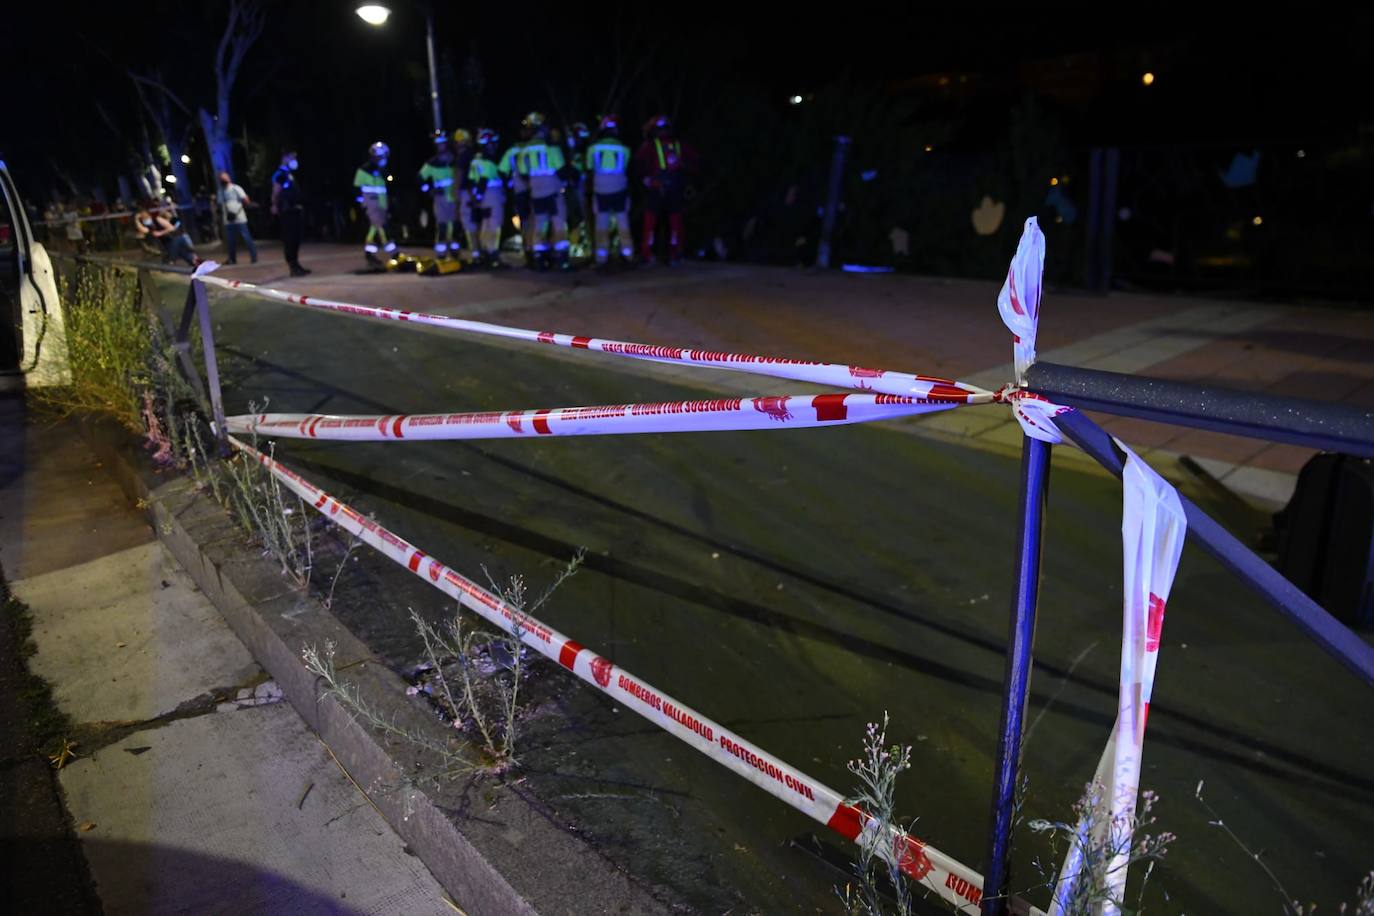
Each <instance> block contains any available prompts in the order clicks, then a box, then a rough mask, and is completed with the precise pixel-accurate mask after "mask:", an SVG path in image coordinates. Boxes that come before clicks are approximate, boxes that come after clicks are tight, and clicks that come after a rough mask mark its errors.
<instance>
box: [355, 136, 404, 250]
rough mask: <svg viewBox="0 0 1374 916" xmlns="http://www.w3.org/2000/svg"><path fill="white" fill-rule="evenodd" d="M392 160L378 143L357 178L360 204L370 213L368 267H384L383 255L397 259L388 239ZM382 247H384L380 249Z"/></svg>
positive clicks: (385, 147)
mask: <svg viewBox="0 0 1374 916" xmlns="http://www.w3.org/2000/svg"><path fill="white" fill-rule="evenodd" d="M390 158H391V148H390V147H388V146H387V145H386V144H385V143H383V142H382V141H380V140H378V141H377V142H376V143H374V144H372V145H371V146H369V147H368V148H367V161H366V162H364V163H363V164H362V165H360V166H358V171H357V172H355V173H354V175H353V187H355V188H357V190H358V198H357V199H358V201H359V202H360V203H361V204H362V205H363V210H364V211H365V212H366V213H367V222H368V226H367V238H366V240H365V241H364V243H363V256H364V257H366V258H367V263H368V264H370V265H372V266H374V267H380V266H382V258H381V257H379V256H378V253H379V252H381V253H382V254H385V256H386V257H387V258H394V257H395V256H396V243H395V242H394V241H392V240H391V239H389V238H387V235H386V220H387V193H386V183H387V180H388V178H389V177H390V176H389V175H387V172H386V166H387V162H388V160H389V159H390ZM379 246H380V247H379Z"/></svg>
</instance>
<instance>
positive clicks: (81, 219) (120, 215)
mask: <svg viewBox="0 0 1374 916" xmlns="http://www.w3.org/2000/svg"><path fill="white" fill-rule="evenodd" d="M180 209H181V207H179V206H177V205H176V204H170V205H168V206H166V207H149V208H148V212H149V213H168V212H173V213H174V212H176V211H177V210H180ZM136 213H138V211H137V210H120V211H118V212H115V213H99V214H96V215H95V216H78V217H76V219H67V218H66V217H65V216H60V217H58V218H57V219H40V220H35V221H34V225H35V226H66V225H69V224H71V223H99V222H103V221H105V220H111V219H128V218H129V217H130V216H133V215H135V214H136Z"/></svg>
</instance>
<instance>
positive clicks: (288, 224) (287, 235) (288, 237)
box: [281, 207, 305, 267]
mask: <svg viewBox="0 0 1374 916" xmlns="http://www.w3.org/2000/svg"><path fill="white" fill-rule="evenodd" d="M304 227H305V213H304V211H302V210H301V208H300V207H287V208H286V209H285V210H283V211H281V248H282V254H284V255H285V256H286V263H287V265H288V266H290V267H300V266H301V264H300V260H299V258H300V255H301V232H302V230H303V229H304Z"/></svg>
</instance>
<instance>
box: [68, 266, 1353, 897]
mask: <svg viewBox="0 0 1374 916" xmlns="http://www.w3.org/2000/svg"><path fill="white" fill-rule="evenodd" d="M56 257H58V258H61V259H63V260H71V261H74V262H77V263H83V262H84V263H93V264H98V265H104V266H110V267H117V268H122V269H130V270H137V271H138V272H139V277H140V286H142V285H143V282H144V278H145V276H146V272H149V271H158V272H163V273H175V274H180V275H183V276H185V275H186V274H188V273H189V271H187V270H185V269H184V268H174V267H167V266H164V265H153V264H147V263H135V262H130V261H125V260H120V259H115V258H102V257H98V256H90V255H77V256H73V255H57V256H56ZM189 286H190V288H189V289H188V290H187V297H186V304H185V306H184V308H183V310H182V315H181V320H180V323H179V325H178V327H177V328H175V329H170V328H169V330H171V331H172V334H173V339H174V345H175V347H176V349H177V353H178V360H179V362H180V364H181V367H182V369H183V371H184V372H186V374H187V376H188V379H189V380H191V382H192V384H193V385H195V386H196V390H197V394H198V395H199V397H200V399H201V402H202V404H203V405H204V406H205V408H206V409H207V410H208V411H209V412H210V413H211V414H212V416H213V417H214V419H215V426H216V433H217V434H218V435H219V437H220V439H221V448H226V449H227V444H226V442H225V440H224V429H225V426H224V412H223V406H222V403H221V398H220V390H219V378H218V372H217V367H216V362H215V354H214V338H213V325H212V323H211V321H210V314H209V306H208V302H207V299H206V296H205V288H204V284H202V283H198V282H193V283H191V284H189ZM196 316H198V317H199V321H200V327H201V332H202V342H203V345H204V349H205V353H204V357H205V365H206V371H207V376H208V379H207V380H208V382H209V385H208V391H207V390H206V386H204V385H202V383H201V379H200V376H199V373H198V372H197V370H196V366H195V364H194V361H193V360H192V358H191V354H190V349H189V348H190V343H189V331H190V323H191V321H192V318H193V317H196ZM1027 388H1028V390H1030V391H1031V392H1032V393H1035V394H1039V395H1042V396H1044V397H1046V398H1048V399H1050V400H1051V401H1053V402H1055V403H1058V404H1062V405H1065V406H1069V407H1073V408H1075V409H1073V410H1070V411H1068V412H1067V413H1064V414H1061V415H1060V416H1058V417H1057V418H1056V419H1055V423H1056V424H1057V425H1058V426H1059V428H1060V429H1061V430H1062V431H1063V432H1064V433H1065V434H1066V435H1067V436H1068V437H1069V438H1070V439H1072V440H1073V442H1074V443H1075V444H1076V445H1078V446H1079V447H1080V448H1081V449H1082V450H1083V451H1084V452H1086V453H1087V454H1088V455H1090V456H1091V457H1092V458H1094V459H1095V460H1096V461H1097V462H1098V463H1099V464H1101V465H1102V466H1103V467H1104V468H1106V469H1107V470H1108V471H1110V472H1112V473H1113V474H1114V475H1116V476H1117V477H1120V476H1121V473H1122V469H1123V467H1124V462H1125V455H1124V453H1123V452H1122V451H1121V450H1120V448H1119V446H1118V445H1117V444H1116V442H1115V440H1114V439H1112V437H1111V436H1110V435H1108V434H1107V433H1106V432H1105V431H1104V430H1103V429H1102V428H1101V427H1100V426H1098V425H1097V424H1096V423H1095V422H1093V420H1092V419H1091V418H1089V417H1088V416H1087V415H1086V414H1084V413H1083V410H1084V409H1090V410H1097V411H1102V412H1106V413H1112V414H1117V415H1121V416H1129V417H1138V418H1143V419H1147V420H1153V421H1157V422H1162V423H1172V424H1176V425H1182V426H1191V427H1195V428H1199V429H1206V430H1211V431H1216V432H1223V433H1230V434H1235V435H1243V436H1249V437H1253V438H1261V439H1267V440H1269V441H1274V442H1286V443H1292V444H1297V445H1303V446H1307V447H1309V448H1316V449H1324V450H1334V451H1341V452H1344V453H1347V454H1353V455H1364V456H1374V411H1370V410H1366V409H1363V408H1351V407H1345V406H1342V405H1336V404H1330V403H1324V402H1320V401H1311V400H1303V399H1298V398H1287V397H1276V396H1273V395H1267V394H1263V393H1255V392H1242V391H1236V390H1234V389H1228V388H1221V387H1217V386H1203V385H1194V384H1190V383H1185V382H1173V381H1166V380H1163V379H1152V378H1147V377H1141V376H1130V375H1122V374H1119V373H1114V372H1101V371H1097V370H1090V369H1078V368H1073V367H1069V366H1061V365H1056V364H1054V363H1036V364H1034V365H1033V366H1031V367H1030V369H1029V371H1028V372H1027ZM1052 450H1053V448H1052V446H1050V445H1048V444H1046V443H1044V442H1041V441H1039V440H1036V439H1031V438H1029V437H1027V438H1025V439H1024V442H1023V450H1022V461H1021V487H1020V511H1019V514H1020V537H1019V541H1018V549H1017V551H1016V554H1015V561H1014V571H1015V575H1016V588H1015V591H1014V594H1013V599H1012V606H1011V615H1010V626H1009V634H1008V641H1007V659H1006V669H1005V678H1004V682H1003V690H1002V707H1001V723H1000V728H999V737H998V745H997V753H996V757H995V759H994V764H995V773H994V779H993V798H992V805H991V814H990V823H989V831H988V854H987V860H986V861H987V866H986V869H985V874H984V882H983V888H982V898H981V902H980V904H979V905H980V912H981V914H982V916H1006V914H1008V913H1012V912H1024V911H1025V904H1024V902H1023V901H1020V900H1019V899H1017V898H1014V897H1012V896H1010V895H1009V892H1008V881H1009V874H1010V868H1009V866H1010V853H1011V830H1012V826H1013V821H1014V801H1015V788H1016V784H1017V778H1018V771H1019V767H1020V756H1021V742H1022V737H1023V731H1024V725H1025V712H1026V703H1027V698H1028V695H1029V690H1030V678H1031V670H1032V663H1033V658H1034V638H1035V617H1036V611H1037V603H1038V592H1039V582H1040V560H1041V552H1042V541H1043V531H1044V520H1045V509H1046V505H1047V503H1048V498H1049V471H1050V466H1051V457H1052V454H1051V453H1052ZM1179 499H1180V501H1181V503H1182V505H1183V508H1184V512H1185V514H1186V516H1187V520H1188V536H1189V537H1190V538H1192V539H1193V540H1195V541H1197V542H1198V543H1199V544H1200V545H1201V546H1202V547H1203V548H1204V549H1205V550H1207V551H1208V552H1209V553H1211V554H1212V555H1213V556H1214V557H1216V558H1217V559H1218V560H1219V561H1220V562H1221V563H1222V565H1223V566H1225V567H1226V568H1227V569H1228V570H1230V571H1231V572H1232V573H1234V574H1235V575H1236V576H1238V577H1239V578H1240V579H1241V580H1242V581H1243V582H1245V583H1246V584H1247V585H1248V586H1249V587H1250V588H1252V589H1253V590H1254V591H1255V592H1257V593H1258V594H1259V595H1260V596H1261V597H1263V598H1265V599H1266V600H1267V601H1269V602H1270V603H1271V604H1272V605H1274V607H1275V608H1276V609H1277V610H1278V611H1279V612H1280V613H1282V614H1284V615H1285V616H1286V617H1288V618H1289V619H1290V620H1292V621H1293V622H1294V623H1295V624H1297V626H1298V627H1299V628H1301V629H1302V630H1303V632H1305V633H1306V634H1307V635H1308V636H1309V637H1311V638H1312V639H1313V640H1314V641H1315V642H1316V643H1317V644H1318V645H1320V646H1321V647H1322V648H1323V649H1324V650H1325V651H1326V652H1328V653H1329V654H1331V655H1332V656H1333V657H1334V658H1336V659H1337V660H1338V661H1340V662H1341V663H1342V664H1343V665H1344V666H1345V667H1346V668H1348V669H1349V670H1350V671H1351V672H1352V673H1354V674H1355V675H1356V676H1357V677H1358V678H1360V679H1361V680H1362V681H1363V682H1364V683H1365V684H1366V685H1368V686H1370V687H1374V648H1371V647H1370V646H1369V645H1368V644H1367V643H1365V642H1364V640H1362V639H1361V638H1360V637H1359V636H1357V635H1356V634H1355V633H1353V632H1352V631H1351V630H1350V629H1349V628H1348V627H1346V626H1345V625H1344V624H1342V623H1341V622H1340V621H1338V620H1336V619H1335V618H1334V617H1333V616H1332V615H1331V614H1330V613H1328V612H1327V611H1326V610H1325V609H1323V608H1322V607H1321V606H1320V605H1318V604H1317V603H1316V602H1315V601H1313V600H1312V599H1311V598H1309V597H1308V596H1307V595H1306V594H1304V593H1303V592H1302V591H1301V590H1300V589H1299V588H1298V587H1297V586H1295V585H1293V583H1291V582H1289V581H1288V580H1287V579H1286V578H1284V577H1283V576H1282V575H1281V574H1280V573H1279V572H1278V571H1277V570H1275V569H1274V568H1273V566H1271V565H1270V564H1269V563H1268V562H1267V561H1265V560H1264V559H1263V558H1262V557H1260V556H1259V555H1258V554H1256V553H1255V552H1254V551H1252V550H1251V549H1250V548H1248V547H1246V546H1245V545H1244V544H1243V543H1242V542H1241V541H1240V540H1239V539H1238V538H1236V537H1235V536H1234V535H1232V534H1231V533H1230V532H1228V531H1227V530H1226V529H1225V528H1224V527H1223V526H1222V525H1221V524H1220V523H1218V522H1217V521H1216V520H1215V519H1213V518H1212V517H1211V516H1209V515H1208V514H1207V513H1206V512H1204V511H1203V510H1202V509H1201V508H1199V507H1198V506H1197V505H1196V504H1194V503H1193V502H1191V501H1190V500H1188V499H1187V498H1186V497H1183V496H1182V495H1181V494H1180V496H1179Z"/></svg>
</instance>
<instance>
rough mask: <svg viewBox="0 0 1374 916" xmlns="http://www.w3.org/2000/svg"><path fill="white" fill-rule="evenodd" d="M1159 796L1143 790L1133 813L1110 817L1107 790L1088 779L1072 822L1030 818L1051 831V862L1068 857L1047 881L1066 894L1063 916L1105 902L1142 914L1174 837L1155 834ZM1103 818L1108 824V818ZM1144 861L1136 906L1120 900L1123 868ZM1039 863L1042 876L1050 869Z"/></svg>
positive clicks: (1080, 914) (1037, 829) (1035, 826)
mask: <svg viewBox="0 0 1374 916" xmlns="http://www.w3.org/2000/svg"><path fill="white" fill-rule="evenodd" d="M1158 801H1159V797H1158V796H1157V795H1156V794H1155V793H1154V792H1152V791H1149V790H1146V791H1144V792H1141V793H1140V804H1139V806H1138V807H1137V809H1136V813H1135V814H1134V815H1132V816H1130V817H1125V816H1112V815H1111V814H1110V813H1109V812H1110V806H1109V800H1108V799H1107V797H1106V789H1105V788H1104V787H1103V785H1102V783H1101V782H1099V781H1096V780H1094V781H1093V782H1091V783H1089V784H1088V785H1087V787H1086V788H1085V789H1084V790H1083V794H1082V795H1081V796H1079V799H1078V801H1077V802H1075V803H1074V806H1073V814H1074V819H1073V821H1072V822H1064V821H1050V820H1045V819H1043V818H1041V819H1037V820H1033V821H1030V822H1029V823H1028V824H1027V826H1028V827H1030V829H1031V831H1032V832H1034V833H1040V834H1048V836H1049V839H1050V845H1051V850H1052V856H1053V861H1056V862H1058V861H1065V859H1066V857H1067V864H1066V865H1065V866H1064V871H1065V872H1067V873H1068V874H1060V875H1059V877H1058V878H1057V879H1053V880H1050V881H1048V882H1047V883H1048V884H1049V886H1051V887H1057V888H1059V890H1056V893H1062V894H1064V900H1063V901H1062V909H1061V912H1062V913H1063V914H1064V916H1089V914H1092V913H1097V912H1100V911H1101V909H1102V907H1103V906H1104V905H1110V906H1114V907H1116V908H1117V909H1118V910H1119V911H1120V912H1121V913H1123V914H1126V916H1136V914H1139V913H1142V912H1143V911H1144V910H1143V902H1144V898H1145V887H1146V886H1147V885H1148V884H1149V882H1150V875H1151V874H1152V873H1153V872H1154V867H1155V864H1156V863H1157V862H1159V861H1160V860H1162V859H1163V858H1164V855H1165V853H1166V852H1167V851H1168V847H1169V844H1170V843H1172V842H1173V841H1174V840H1175V839H1176V837H1175V836H1174V834H1172V833H1168V832H1161V833H1152V832H1151V828H1153V827H1154V825H1155V823H1156V818H1155V816H1154V814H1153V811H1154V807H1155V805H1156V804H1157V803H1158ZM1104 819H1105V822H1104ZM1140 862H1144V863H1145V871H1144V873H1143V874H1142V876H1141V879H1140V883H1139V886H1138V892H1137V895H1136V901H1135V905H1134V907H1132V906H1128V905H1127V904H1126V901H1125V900H1124V899H1120V898H1119V897H1118V896H1117V895H1116V893H1115V891H1114V889H1113V887H1112V884H1113V879H1116V878H1118V875H1117V872H1118V871H1119V870H1129V868H1130V867H1131V866H1132V865H1135V864H1137V863H1140ZM1035 865H1036V867H1037V868H1038V869H1040V871H1041V873H1042V874H1047V875H1048V874H1049V873H1050V868H1049V867H1047V866H1045V865H1044V864H1043V862H1042V861H1041V860H1040V859H1039V858H1038V857H1037V858H1036V860H1035Z"/></svg>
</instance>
